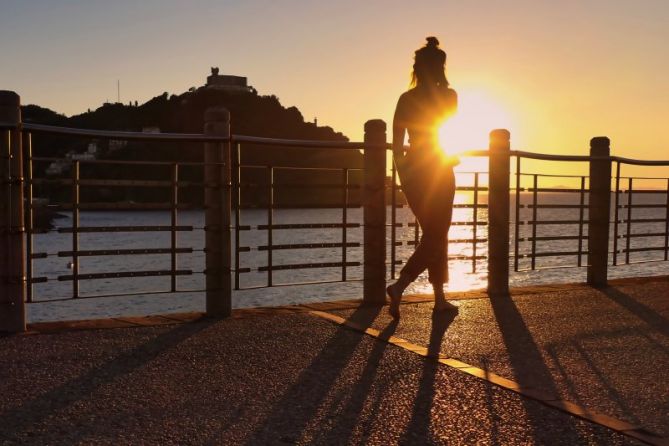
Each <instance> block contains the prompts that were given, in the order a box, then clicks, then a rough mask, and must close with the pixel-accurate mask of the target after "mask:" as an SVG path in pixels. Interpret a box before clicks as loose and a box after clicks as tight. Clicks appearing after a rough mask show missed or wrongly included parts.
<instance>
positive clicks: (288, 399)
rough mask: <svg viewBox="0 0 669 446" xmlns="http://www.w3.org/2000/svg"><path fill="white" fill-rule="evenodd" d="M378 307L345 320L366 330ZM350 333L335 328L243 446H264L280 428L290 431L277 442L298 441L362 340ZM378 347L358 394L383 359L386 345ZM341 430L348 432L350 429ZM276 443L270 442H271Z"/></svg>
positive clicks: (363, 309) (357, 405)
mask: <svg viewBox="0 0 669 446" xmlns="http://www.w3.org/2000/svg"><path fill="white" fill-rule="evenodd" d="M382 308H383V307H359V308H358V309H356V310H355V312H354V313H353V314H352V315H351V316H350V317H349V319H348V320H349V321H351V322H354V323H355V324H357V325H358V326H361V327H362V328H368V327H370V326H371V324H372V322H373V321H374V320H375V319H376V317H377V316H378V314H379V313H380V311H381V309H382ZM391 329H392V330H393V331H394V327H392V328H389V329H388V330H391ZM351 333H352V331H351V329H349V328H347V327H345V326H339V327H338V328H337V331H336V332H335V334H334V335H333V336H332V337H331V338H330V340H329V341H328V342H327V344H326V345H325V346H324V347H323V349H322V350H321V351H320V352H319V353H318V355H317V356H316V357H315V358H314V359H313V360H312V361H311V363H310V364H309V366H308V367H306V368H305V369H304V370H303V371H302V372H301V373H300V375H299V376H298V377H297V379H296V380H295V382H294V384H293V385H292V386H291V387H290V388H289V389H288V390H287V391H286V392H285V393H284V394H283V396H282V397H281V399H280V400H279V401H278V402H277V403H275V404H274V406H273V407H272V409H271V410H270V413H269V415H268V416H267V417H266V418H265V420H264V421H263V423H262V424H261V425H260V426H259V427H258V428H257V429H256V431H255V432H254V433H252V434H251V435H250V437H249V439H248V440H247V441H246V444H247V445H249V446H255V445H258V444H265V443H266V442H267V441H268V439H272V438H273V434H274V432H273V431H274V430H275V429H276V426H282V427H284V428H286V431H289V432H290V433H288V434H284V436H283V437H282V438H280V439H278V440H279V441H280V442H284V443H294V442H297V441H298V440H299V439H300V437H301V436H302V434H303V432H304V430H305V429H306V428H307V426H308V424H309V422H310V421H311V419H312V418H313V416H314V415H315V413H316V411H317V410H318V409H319V407H320V406H321V403H322V402H323V401H324V400H325V399H326V397H327V396H328V394H329V393H330V391H331V390H332V389H333V386H334V385H335V382H336V381H337V379H338V378H339V377H340V375H341V374H342V372H343V371H344V369H345V368H346V367H347V365H348V364H349V362H350V359H351V357H352V355H353V353H354V352H355V350H356V348H357V347H358V345H359V344H360V342H361V341H362V339H364V335H362V334H357V335H352V334H351ZM378 344H379V345H378V346H376V347H377V349H376V350H375V352H374V353H373V354H372V357H371V358H370V362H369V363H368V366H367V367H366V368H365V375H368V376H363V377H362V379H361V381H360V382H359V383H358V386H359V387H360V390H361V391H366V389H367V390H368V388H369V386H370V385H371V382H372V380H373V378H374V373H375V369H374V368H373V363H374V361H376V362H378V361H379V360H380V358H381V356H383V349H384V348H385V346H386V343H382V342H379V343H378ZM344 397H345V395H341V396H340V398H344ZM356 397H357V398H361V399H363V400H364V395H356ZM361 405H362V402H360V403H354V406H353V407H352V410H358V412H359V411H360V410H361V407H362V406H361ZM345 427H346V428H348V430H349V431H350V430H351V427H352V426H345ZM331 431H332V430H331ZM323 435H327V432H322V433H321V436H323ZM276 440H277V439H274V441H276Z"/></svg>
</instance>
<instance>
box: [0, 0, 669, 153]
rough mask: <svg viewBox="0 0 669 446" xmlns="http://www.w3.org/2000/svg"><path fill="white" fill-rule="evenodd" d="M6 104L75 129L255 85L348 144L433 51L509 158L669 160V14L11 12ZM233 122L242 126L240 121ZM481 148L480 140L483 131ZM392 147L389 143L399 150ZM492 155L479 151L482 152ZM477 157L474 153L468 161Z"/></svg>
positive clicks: (104, 7) (55, 3) (94, 7)
mask: <svg viewBox="0 0 669 446" xmlns="http://www.w3.org/2000/svg"><path fill="white" fill-rule="evenodd" d="M0 6H1V8H0V9H1V11H2V13H1V15H0V54H2V56H3V64H2V68H1V69H0V89H7V90H14V91H17V92H18V93H19V94H20V95H21V97H22V101H23V103H25V104H28V103H36V104H39V105H42V106H45V107H49V108H51V109H53V110H56V111H58V112H61V113H65V114H67V115H71V114H76V113H80V112H82V111H85V110H86V109H87V108H97V107H98V106H100V105H101V104H102V103H103V102H105V101H106V100H109V101H115V100H116V81H117V79H119V80H120V83H121V101H122V102H125V103H127V102H128V101H131V100H132V101H135V100H137V101H139V102H140V103H141V102H144V101H146V100H147V99H150V98H151V97H153V96H156V95H159V94H161V93H162V92H164V91H167V92H169V93H170V94H172V93H175V94H179V93H182V92H184V91H186V90H187V89H188V88H189V87H193V86H195V87H197V86H201V85H203V84H204V82H205V77H206V76H207V75H208V74H209V68H210V67H212V66H218V67H220V69H221V73H223V74H236V75H242V76H247V77H248V79H249V84H250V85H252V86H254V87H255V88H256V89H257V90H258V91H259V93H260V94H275V95H277V96H278V97H279V98H280V100H281V102H282V104H283V105H285V106H291V105H295V106H297V107H298V108H299V109H300V110H301V111H302V113H303V115H304V117H305V119H306V120H313V118H314V117H318V121H319V124H322V125H330V126H332V127H333V128H335V129H336V130H339V131H342V132H343V133H344V134H346V135H347V136H349V137H350V138H351V139H353V140H360V139H361V138H362V128H363V124H364V122H365V121H366V120H367V119H370V118H381V119H384V120H386V122H390V121H391V119H392V113H393V109H394V105H395V102H396V100H397V97H398V95H399V94H400V93H401V92H402V91H404V90H405V89H406V88H407V84H408V81H409V72H410V69H411V64H412V56H413V51H414V50H415V49H417V48H418V47H419V46H421V45H422V44H423V43H424V38H425V36H428V35H435V36H437V37H438V38H439V39H440V40H441V43H442V47H443V48H444V49H445V50H446V52H447V53H448V76H449V80H450V81H451V83H452V85H453V86H454V88H455V89H456V90H457V91H458V92H459V93H460V97H461V103H462V104H463V105H466V107H465V108H464V109H462V111H463V112H465V111H466V113H467V115H468V116H466V117H463V119H465V121H467V120H468V121H469V122H471V121H472V120H473V117H474V116H476V115H478V122H480V123H481V125H482V126H483V127H482V129H483V130H480V132H479V133H482V135H481V137H479V138H478V139H477V138H472V142H471V144H472V145H480V144H484V143H485V140H486V138H487V135H486V134H485V133H486V132H487V130H488V127H490V128H493V127H509V128H510V129H511V132H512V140H513V147H514V148H517V149H524V150H532V151H538V152H546V153H569V154H585V153H587V149H588V141H589V139H590V138H591V137H592V136H597V135H606V136H609V137H610V138H611V139H612V148H613V152H614V153H615V154H616V155H621V156H629V157H636V158H643V159H660V158H664V159H666V158H669V149H668V148H669V132H668V131H667V130H666V129H667V125H668V123H669V86H667V73H669V49H668V48H667V42H669V26H667V25H666V24H667V23H668V21H669V1H667V0H637V1H615V0H584V1H575V0H566V1H559V2H558V1H537V0H508V1H503V2H502V1H498V0H496V1H477V0H474V1H467V2H465V1H444V0H440V1H412V2H408V1H394V0H383V1H382V0H374V1H353V0H337V1H329V2H322V1H296V0H281V1H277V0H272V1H264V0H245V1H237V0H227V1H225V0H218V1H213V0H195V1H189V2H186V1H174V0H160V1H157V0H151V1H141V2H136V1H125V0H117V1H113V2H109V1H99V0H85V1H80V0H71V1H63V0H48V1H47V0H30V1H23V0H20V1H10V0H2V1H0ZM233 119H234V117H233ZM477 132H478V130H477ZM389 136H390V135H389ZM480 141H483V143H480ZM464 148H469V147H464Z"/></svg>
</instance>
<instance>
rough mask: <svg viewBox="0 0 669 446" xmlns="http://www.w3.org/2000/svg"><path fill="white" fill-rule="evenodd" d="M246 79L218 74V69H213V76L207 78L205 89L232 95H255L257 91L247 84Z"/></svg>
mask: <svg viewBox="0 0 669 446" xmlns="http://www.w3.org/2000/svg"><path fill="white" fill-rule="evenodd" d="M246 82H247V81H246V77H243V76H232V75H229V74H218V67H212V68H211V75H209V76H207V84H206V85H205V88H215V89H216V90H224V91H228V92H230V93H255V89H254V88H253V87H250V86H248V85H247V83H246Z"/></svg>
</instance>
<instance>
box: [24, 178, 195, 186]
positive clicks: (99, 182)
mask: <svg viewBox="0 0 669 446" xmlns="http://www.w3.org/2000/svg"><path fill="white" fill-rule="evenodd" d="M73 181H74V180H72V179H71V178H35V179H33V180H31V181H30V182H29V184H62V185H71V184H72V183H73ZM77 184H79V185H80V186H133V187H134V186H144V187H171V186H174V185H175V184H174V183H172V182H171V181H160V180H86V179H83V180H79V181H78V182H77ZM176 185H177V186H179V187H186V186H204V185H205V183H202V182H194V181H178V182H177V183H176Z"/></svg>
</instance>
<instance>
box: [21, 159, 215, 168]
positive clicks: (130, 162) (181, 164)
mask: <svg viewBox="0 0 669 446" xmlns="http://www.w3.org/2000/svg"><path fill="white" fill-rule="evenodd" d="M30 161H33V162H35V161H37V162H54V161H66V160H64V159H63V158H55V157H45V156H34V157H32V158H30ZM67 161H69V162H70V164H74V163H75V162H78V163H80V164H121V165H149V166H152V165H156V166H173V165H174V164H178V165H179V167H184V166H186V167H193V166H195V167H204V166H223V165H225V163H222V162H221V163H211V162H210V163H205V162H202V161H179V162H178V163H175V162H174V161H136V160H108V159H94V160H73V159H70V160H67Z"/></svg>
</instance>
